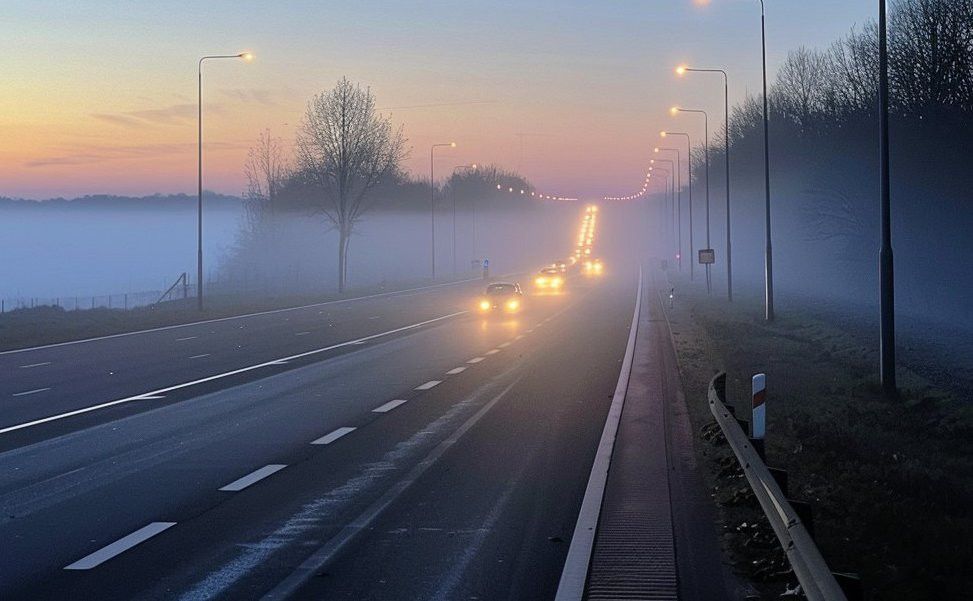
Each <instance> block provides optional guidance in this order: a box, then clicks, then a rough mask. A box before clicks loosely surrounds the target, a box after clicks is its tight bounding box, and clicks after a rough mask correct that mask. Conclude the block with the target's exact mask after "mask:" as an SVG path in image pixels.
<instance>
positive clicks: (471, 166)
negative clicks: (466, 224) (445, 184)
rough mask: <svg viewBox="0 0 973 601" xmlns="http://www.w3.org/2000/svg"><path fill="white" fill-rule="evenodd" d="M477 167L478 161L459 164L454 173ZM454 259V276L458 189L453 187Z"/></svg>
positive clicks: (454, 274) (454, 267) (454, 268)
mask: <svg viewBox="0 0 973 601" xmlns="http://www.w3.org/2000/svg"><path fill="white" fill-rule="evenodd" d="M475 169H476V163H473V164H472V165H457V166H455V167H453V175H456V172H457V171H460V170H463V171H466V172H467V173H468V172H470V171H472V170H475ZM452 259H453V277H456V189H455V188H453V248H452Z"/></svg>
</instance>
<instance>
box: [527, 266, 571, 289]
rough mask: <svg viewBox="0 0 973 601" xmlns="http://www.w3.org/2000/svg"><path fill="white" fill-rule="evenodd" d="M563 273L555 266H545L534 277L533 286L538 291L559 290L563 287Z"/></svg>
mask: <svg viewBox="0 0 973 601" xmlns="http://www.w3.org/2000/svg"><path fill="white" fill-rule="evenodd" d="M564 281H565V278H564V274H562V273H561V270H560V269H558V268H557V267H545V268H544V269H541V270H540V271H539V272H537V276H535V277H534V288H535V289H536V290H537V291H538V292H560V291H561V289H563V288H564Z"/></svg>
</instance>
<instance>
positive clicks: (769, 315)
mask: <svg viewBox="0 0 973 601" xmlns="http://www.w3.org/2000/svg"><path fill="white" fill-rule="evenodd" d="M760 46H761V53H762V56H763V86H764V98H763V101H764V185H765V192H764V200H765V205H766V207H765V209H764V215H765V219H766V225H765V231H766V234H765V237H766V239H767V245H766V248H765V250H764V297H765V301H764V302H765V304H766V309H765V315H764V318H765V319H766V320H767V321H773V320H774V262H773V259H774V252H773V245H772V244H771V236H770V129H769V126H768V121H769V118H768V116H767V17H766V11H765V7H764V0H760Z"/></svg>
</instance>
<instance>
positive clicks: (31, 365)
mask: <svg viewBox="0 0 973 601" xmlns="http://www.w3.org/2000/svg"><path fill="white" fill-rule="evenodd" d="M50 364H51V362H50V361H44V362H43V363H30V364H29V365H21V366H20V369H30V368H32V367H43V366H45V365H50Z"/></svg>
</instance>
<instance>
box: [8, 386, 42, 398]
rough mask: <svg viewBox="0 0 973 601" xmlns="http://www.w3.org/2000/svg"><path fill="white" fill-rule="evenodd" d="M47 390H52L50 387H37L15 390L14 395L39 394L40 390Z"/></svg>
mask: <svg viewBox="0 0 973 601" xmlns="http://www.w3.org/2000/svg"><path fill="white" fill-rule="evenodd" d="M45 390H50V387H48V388H35V389H34V390H25V391H24V392H15V393H14V394H13V396H27V395H28V394H37V393H38V392H44V391H45Z"/></svg>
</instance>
